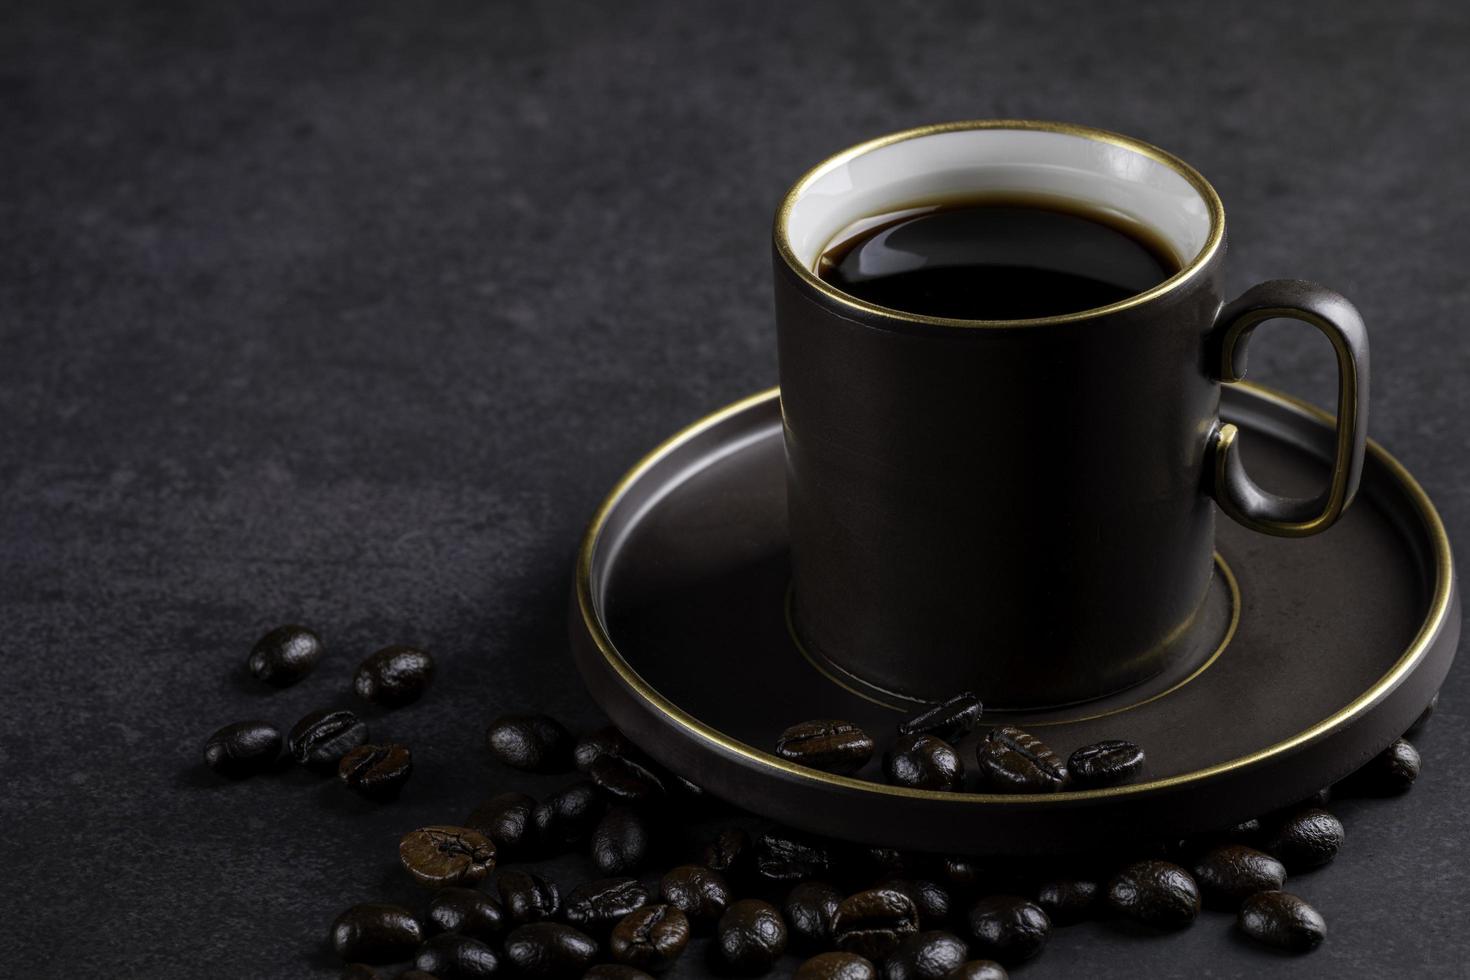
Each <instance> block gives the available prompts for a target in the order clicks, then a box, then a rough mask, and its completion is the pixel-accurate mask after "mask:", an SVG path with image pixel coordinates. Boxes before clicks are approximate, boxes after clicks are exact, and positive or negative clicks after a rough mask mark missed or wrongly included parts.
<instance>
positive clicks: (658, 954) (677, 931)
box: [608, 904, 689, 973]
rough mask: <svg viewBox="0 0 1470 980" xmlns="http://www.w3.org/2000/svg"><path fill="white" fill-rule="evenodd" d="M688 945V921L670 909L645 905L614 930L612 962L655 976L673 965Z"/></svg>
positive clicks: (610, 945) (620, 921)
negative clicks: (650, 972) (625, 964)
mask: <svg viewBox="0 0 1470 980" xmlns="http://www.w3.org/2000/svg"><path fill="white" fill-rule="evenodd" d="M688 945H689V920H688V919H687V918H685V917H684V913H683V912H680V911H679V910H678V909H676V908H674V907H673V906H672V905H665V904H658V905H645V906H643V907H642V908H640V909H636V910H634V911H632V912H629V913H628V914H627V915H625V916H623V918H622V919H620V920H619V921H618V924H617V925H616V926H614V927H613V931H612V938H611V939H610V940H609V942H608V947H609V949H610V950H611V952H612V957H613V959H615V960H617V961H618V962H619V963H627V964H628V965H630V966H636V967H638V968H639V969H642V970H649V971H652V972H654V973H658V972H660V971H662V970H667V969H668V968H669V967H671V966H673V965H674V961H675V960H677V959H678V958H679V957H680V956H681V955H683V953H684V947H686V946H688Z"/></svg>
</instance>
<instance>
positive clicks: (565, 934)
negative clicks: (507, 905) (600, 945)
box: [505, 922, 597, 980]
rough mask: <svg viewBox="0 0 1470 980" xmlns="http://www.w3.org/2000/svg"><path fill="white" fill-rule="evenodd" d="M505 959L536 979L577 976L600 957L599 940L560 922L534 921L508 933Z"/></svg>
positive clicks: (561, 979) (569, 979)
mask: <svg viewBox="0 0 1470 980" xmlns="http://www.w3.org/2000/svg"><path fill="white" fill-rule="evenodd" d="M505 959H506V961H507V962H509V963H510V965H511V966H512V967H514V968H515V971H516V972H517V973H518V974H519V975H520V976H523V977H529V978H533V980H576V978H578V977H580V976H582V973H583V972H584V971H585V970H586V969H587V968H588V967H589V966H591V965H592V961H593V960H595V959H597V941H596V940H594V939H593V938H592V937H591V936H589V935H587V934H586V933H585V932H582V931H581V930H579V929H574V928H572V927H571V926H565V925H562V924H561V923H559V922H533V923H531V924H530V925H524V926H520V927H518V928H516V929H513V930H512V931H511V933H510V935H508V936H506V937H505Z"/></svg>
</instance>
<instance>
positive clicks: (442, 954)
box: [413, 932, 500, 980]
mask: <svg viewBox="0 0 1470 980" xmlns="http://www.w3.org/2000/svg"><path fill="white" fill-rule="evenodd" d="M413 965H414V969H417V970H423V971H424V972H425V973H427V974H430V975H431V976H433V977H434V978H435V980H473V978H475V977H493V976H495V972H496V970H498V969H499V968H500V960H499V958H498V957H496V955H495V950H493V949H491V948H490V947H489V946H487V945H485V944H484V943H482V942H480V941H479V940H478V939H471V938H470V937H469V936H461V935H458V934H457V933H453V932H446V933H441V934H440V935H437V936H435V937H433V938H432V939H430V940H429V941H428V942H426V943H424V944H423V945H422V946H420V947H419V951H418V953H417V955H415V956H414V958H413Z"/></svg>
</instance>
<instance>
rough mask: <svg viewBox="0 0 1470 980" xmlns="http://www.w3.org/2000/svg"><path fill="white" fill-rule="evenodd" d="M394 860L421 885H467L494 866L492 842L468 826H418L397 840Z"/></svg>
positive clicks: (493, 845) (487, 872)
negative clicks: (396, 859)
mask: <svg viewBox="0 0 1470 980" xmlns="http://www.w3.org/2000/svg"><path fill="white" fill-rule="evenodd" d="M398 860H399V861H400V862H401V863H402V864H403V867H404V870H406V871H407V872H408V873H409V874H411V875H413V877H414V880H415V881H417V882H418V883H419V884H421V885H429V886H431V887H442V886H445V885H468V884H474V883H475V882H477V881H480V880H481V879H483V878H484V877H485V876H486V875H488V874H489V873H490V871H491V869H492V868H494V867H495V844H494V843H493V842H491V840H490V838H488V837H486V836H485V835H484V834H482V833H479V832H478V831H474V830H470V829H469V828H468V827H448V826H433V827H420V828H419V829H418V830H411V831H409V832H408V833H406V834H404V835H403V839H402V840H400V841H399V842H398Z"/></svg>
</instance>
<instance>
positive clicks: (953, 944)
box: [883, 930, 970, 980]
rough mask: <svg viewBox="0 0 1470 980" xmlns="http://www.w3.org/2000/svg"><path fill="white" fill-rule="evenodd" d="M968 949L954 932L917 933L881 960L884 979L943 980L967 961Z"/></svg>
mask: <svg viewBox="0 0 1470 980" xmlns="http://www.w3.org/2000/svg"><path fill="white" fill-rule="evenodd" d="M969 956H970V947H969V946H968V945H967V944H966V943H965V941H964V940H963V939H961V938H960V937H959V936H956V935H954V934H953V933H948V932H943V931H940V930H931V931H930V932H920V933H917V934H915V935H912V936H909V937H908V938H907V939H905V940H904V941H903V942H901V943H899V944H898V948H897V949H895V950H894V951H893V955H891V956H889V957H888V959H886V960H884V961H883V980H942V978H944V977H947V976H949V974H950V972H951V971H953V970H957V969H959V968H960V967H961V966H963V965H964V963H965V961H966V960H967V959H969Z"/></svg>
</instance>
